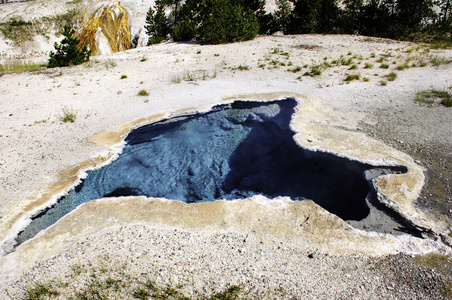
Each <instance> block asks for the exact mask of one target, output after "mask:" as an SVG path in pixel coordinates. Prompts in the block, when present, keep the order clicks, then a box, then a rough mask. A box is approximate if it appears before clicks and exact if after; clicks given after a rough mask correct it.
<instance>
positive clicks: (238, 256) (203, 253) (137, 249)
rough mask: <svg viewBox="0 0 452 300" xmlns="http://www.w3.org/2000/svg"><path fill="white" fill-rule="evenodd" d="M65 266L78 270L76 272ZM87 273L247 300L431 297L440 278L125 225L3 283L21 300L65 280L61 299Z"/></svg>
mask: <svg viewBox="0 0 452 300" xmlns="http://www.w3.org/2000/svg"><path fill="white" fill-rule="evenodd" d="M92 253H96V255H98V256H97V257H94V256H93V254H92ZM125 253H127V254H125ZM86 257H90V258H92V259H91V260H87V259H86ZM73 266H78V267H81V268H80V270H82V271H81V272H80V273H81V274H79V273H77V272H75V271H74V269H73V268H71V267H73ZM102 268H104V269H105V270H104V271H101V270H102ZM93 271H94V272H97V274H98V276H100V277H101V278H106V277H107V276H111V277H112V278H113V279H115V280H117V279H121V280H124V281H128V280H127V279H126V278H127V277H126V276H125V275H124V274H123V273H122V272H125V274H127V275H129V276H131V277H133V278H137V279H138V280H140V281H142V282H145V281H146V280H147V279H151V280H156V281H157V282H158V283H159V284H161V285H162V286H165V285H167V284H168V285H171V286H173V287H176V286H180V285H183V287H181V288H180V290H181V291H182V292H183V293H184V294H186V295H194V296H195V297H198V296H201V295H206V294H207V295H208V294H210V293H211V292H212V289H214V290H217V291H218V290H222V289H224V288H226V287H227V285H228V284H231V285H243V287H244V291H245V293H246V296H245V298H247V299H426V298H430V299H433V298H435V299H439V298H441V296H440V295H441V292H442V288H444V281H445V279H444V277H443V276H442V275H440V274H438V273H436V272H435V270H432V269H427V268H425V267H422V266H419V265H417V264H415V263H414V262H412V261H410V259H409V258H407V257H405V256H403V255H400V256H394V257H386V258H367V257H363V256H359V255H353V254H347V255H342V256H334V255H328V254H324V253H319V252H317V251H316V249H312V248H311V247H310V246H309V245H306V247H295V246H293V245H291V242H290V241H288V240H285V239H277V238H274V239H273V241H271V242H264V241H263V240H262V239H260V238H258V237H257V236H256V235H255V234H254V233H252V232H250V233H246V234H245V233H242V234H240V233H233V232H232V233H230V232H218V233H216V234H209V233H206V232H193V231H187V230H184V229H178V228H171V227H167V226H155V227H148V226H146V225H138V224H136V225H134V224H131V225H126V226H121V227H118V228H109V229H106V230H104V231H103V232H100V233H98V234H95V235H92V236H88V237H86V238H84V239H82V240H80V241H79V242H77V243H76V244H75V245H74V246H73V247H71V249H68V250H67V251H65V252H63V253H61V254H60V255H58V256H56V257H54V258H52V259H49V260H47V261H44V262H42V263H38V264H37V265H36V266H35V267H34V268H33V269H31V270H30V271H29V272H28V273H27V275H26V280H23V279H22V280H20V281H18V282H14V283H11V284H10V286H9V291H10V294H11V295H12V296H13V298H15V297H17V298H19V299H22V296H21V295H22V294H21V293H20V292H18V293H17V292H16V291H17V290H19V291H20V290H21V289H24V288H26V287H27V286H30V282H35V281H41V282H42V280H43V279H42V278H46V280H47V282H68V283H70V286H69V288H62V289H61V291H62V294H63V295H64V296H62V297H60V298H58V299H67V298H70V297H71V296H74V291H79V292H80V291H82V290H87V289H88V288H87V281H88V282H89V280H94V279H93V278H92V277H91V279H90V276H91V274H93ZM103 272H104V273H103ZM55 274H57V276H56V277H54V275H55ZM138 280H133V279H132V280H130V281H131V282H136V281H138ZM135 288H136V285H133V284H132V285H131V286H130V287H128V288H125V289H122V290H121V293H115V292H111V294H110V295H109V296H110V298H109V299H131V298H132V295H133V292H134V291H135Z"/></svg>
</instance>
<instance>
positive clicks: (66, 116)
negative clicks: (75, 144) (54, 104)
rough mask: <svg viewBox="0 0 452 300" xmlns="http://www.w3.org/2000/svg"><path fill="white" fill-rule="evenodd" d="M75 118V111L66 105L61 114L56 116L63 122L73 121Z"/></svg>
mask: <svg viewBox="0 0 452 300" xmlns="http://www.w3.org/2000/svg"><path fill="white" fill-rule="evenodd" d="M76 118H77V113H76V112H75V111H74V110H72V109H69V108H67V107H64V108H63V115H62V116H59V117H58V120H60V121H61V122H63V123H68V122H69V123H74V122H75V119H76Z"/></svg>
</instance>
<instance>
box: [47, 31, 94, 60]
mask: <svg viewBox="0 0 452 300" xmlns="http://www.w3.org/2000/svg"><path fill="white" fill-rule="evenodd" d="M74 34H75V30H74V29H72V28H71V27H70V26H67V25H66V26H64V28H63V35H64V39H63V40H62V41H61V43H60V44H57V43H55V44H54V48H55V50H56V52H53V51H51V52H50V54H49V56H50V58H49V64H48V67H49V68H54V67H67V66H72V65H79V64H81V63H84V62H86V61H88V60H89V56H90V55H91V50H87V48H86V46H83V47H82V49H78V47H77V45H78V44H79V43H80V40H79V39H78V38H77V37H74Z"/></svg>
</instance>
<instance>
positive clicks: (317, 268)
mask: <svg viewBox="0 0 452 300" xmlns="http://www.w3.org/2000/svg"><path fill="white" fill-rule="evenodd" d="M299 45H303V47H297V46H299ZM306 45H308V46H309V45H311V46H315V47H314V48H312V49H309V47H306ZM408 47H411V46H410V45H408V44H407V43H397V42H392V41H387V40H381V39H371V40H366V39H365V38H363V37H355V36H317V35H312V36H311V35H307V36H289V37H261V38H258V39H256V40H254V41H250V42H246V43H239V44H234V45H221V46H199V45H191V44H179V45H178V44H168V45H159V46H154V47H149V48H146V49H137V50H132V51H129V52H127V53H118V54H116V55H113V56H111V57H109V58H102V59H99V60H100V61H101V62H99V63H94V62H93V63H92V65H91V66H89V67H86V66H79V67H74V68H70V69H61V70H59V69H56V70H51V71H47V72H44V73H41V74H12V75H8V74H7V75H3V76H2V77H1V79H0V80H1V88H0V99H1V100H0V102H1V105H0V115H1V120H2V121H1V122H0V140H1V142H0V153H1V157H0V174H1V175H0V187H1V190H2V193H1V196H0V208H1V210H0V211H1V213H0V216H1V215H2V214H3V215H6V214H8V210H10V209H13V208H12V207H13V206H10V205H12V204H14V203H15V201H18V200H19V199H23V197H24V196H23V195H24V194H30V193H31V195H33V191H36V190H37V189H39V188H40V187H42V186H43V185H44V184H45V183H47V182H49V181H51V180H52V178H53V177H52V176H53V174H55V173H56V172H57V171H59V170H61V169H65V168H67V167H69V166H72V165H75V164H77V163H78V162H80V161H83V160H85V159H87V158H89V157H93V156H95V155H96V154H98V153H102V152H105V151H106V150H105V148H103V147H100V146H96V145H94V144H92V143H90V142H89V138H90V137H92V136H93V135H95V134H97V133H100V132H104V131H112V130H115V129H116V128H117V127H118V126H120V125H122V124H124V123H127V122H131V121H133V120H136V119H138V118H140V117H146V116H149V115H151V114H153V113H158V112H168V111H169V112H174V111H177V110H179V109H183V108H186V107H198V108H199V109H206V108H207V107H209V106H210V105H212V104H214V103H218V102H221V98H222V96H224V95H228V94H240V93H246V92H280V91H290V92H297V93H302V94H303V93H304V94H312V95H315V96H317V97H319V98H320V99H321V100H322V101H323V102H324V103H325V104H327V105H329V106H331V107H333V108H335V109H336V110H338V111H341V112H347V113H349V115H350V118H351V119H354V120H356V122H360V124H361V125H360V127H361V128H362V130H365V131H366V132H367V133H369V134H371V135H374V136H375V137H376V138H378V139H382V140H384V141H387V142H388V143H390V144H391V145H393V146H394V147H396V148H398V149H400V150H402V151H405V152H407V153H408V154H411V155H413V156H414V157H415V158H416V159H418V160H419V162H420V164H421V165H423V166H425V167H427V168H428V170H427V175H429V177H428V179H429V180H430V181H428V182H429V183H430V182H432V179H431V178H434V179H436V181H434V180H433V181H434V182H437V181H439V183H436V185H435V187H436V186H440V188H439V189H438V188H436V189H434V192H426V193H424V197H425V199H424V200H423V201H422V202H421V204H422V205H427V206H428V207H429V209H431V210H432V212H433V213H435V215H437V217H438V218H448V219H449V220H450V216H451V214H450V209H452V205H451V204H450V201H451V189H450V182H451V180H452V178H451V175H450V171H449V170H450V169H449V168H447V167H448V166H449V165H450V158H451V156H452V155H451V153H450V149H451V148H452V147H451V145H452V134H451V133H452V127H451V126H452V125H451V124H450V120H452V109H450V108H445V107H441V106H435V107H428V106H423V105H419V104H417V103H413V101H412V99H413V97H414V94H415V92H416V91H418V90H423V89H428V88H430V87H431V86H433V87H436V88H447V87H448V86H450V85H451V84H452V83H451V82H452V81H451V79H452V67H451V65H450V64H449V65H443V66H440V67H437V68H435V67H432V66H429V67H426V68H414V69H409V70H405V71H402V72H398V78H397V80H396V81H394V82H389V83H388V85H387V86H385V87H383V86H380V84H379V81H380V80H381V75H383V74H386V73H388V72H389V71H386V70H381V69H379V68H378V64H377V63H375V62H374V68H373V69H370V70H364V69H362V67H361V66H360V67H359V72H360V73H361V74H362V76H368V77H369V78H370V79H371V81H370V82H369V83H364V82H353V83H351V84H342V80H343V78H344V77H345V74H347V73H351V71H349V70H347V67H345V66H342V67H334V68H331V69H328V70H327V71H324V72H323V74H322V76H321V77H319V78H310V77H303V81H299V80H297V79H296V78H297V77H298V76H299V75H301V73H297V74H293V73H291V72H288V71H287V69H289V68H293V67H294V66H297V65H300V66H302V65H304V64H311V63H312V62H321V61H322V60H323V58H324V57H329V58H330V59H331V58H338V57H340V55H347V53H348V51H352V52H353V53H357V54H361V55H363V56H364V57H365V58H368V57H370V53H371V52H375V53H376V54H377V58H378V55H380V54H383V53H384V51H388V49H393V50H391V51H392V52H394V53H397V55H396V54H394V55H393V57H395V58H396V57H397V56H398V55H402V56H404V57H405V56H406V55H408V53H406V52H404V51H403V49H404V48H405V49H406V48H408ZM275 48H278V49H281V50H283V51H287V52H289V53H290V58H289V59H288V60H286V59H285V58H284V56H281V55H279V54H272V52H274V49H275ZM397 48H400V49H401V50H395V49H397ZM199 50H200V51H201V53H200V54H197V53H198V51H199ZM216 54H219V55H218V56H217V55H216ZM429 55H430V54H429ZM432 55H440V56H445V57H449V58H451V57H452V52H451V51H450V50H449V51H440V52H433V53H432ZM142 56H145V57H146V58H147V60H146V61H145V62H139V60H140V58H141V57H142ZM265 57H269V58H270V61H271V60H278V61H280V62H286V64H287V62H288V61H292V63H293V65H294V66H292V67H288V66H280V67H279V68H275V69H273V68H272V69H268V67H270V65H269V61H265ZM395 58H394V59H395ZM94 59H95V58H94ZM108 59H110V60H111V61H115V63H116V66H115V67H112V66H111V64H110V63H109V62H108V61H107V60H108ZM402 59H403V58H400V60H402ZM370 60H371V59H370V58H369V61H370ZM263 63H265V64H266V68H265V69H261V68H259V67H258V65H259V64H263ZM239 65H248V66H249V67H250V69H251V70H250V71H237V70H231V68H236V67H238V66H239ZM391 68H394V67H393V66H392V65H391ZM306 70H307V69H304V70H303V72H304V71H306ZM187 71H190V72H195V73H196V72H198V73H200V74H204V73H206V74H208V76H209V77H213V76H214V74H215V75H216V78H213V79H209V80H207V81H203V80H201V79H198V80H197V81H196V82H183V83H181V84H173V83H172V82H171V80H172V78H174V76H183V74H184V73H185V72H187ZM59 72H61V74H60V73H59ZM375 73H379V74H380V76H374V74H375ZM122 74H126V75H127V76H128V78H127V79H123V80H121V79H120V76H121V75H122ZM141 81H143V83H142V84H140V82H141ZM143 88H144V89H147V90H148V91H150V93H151V95H150V96H149V97H147V98H142V97H139V96H137V93H138V91H139V90H140V89H143ZM144 100H146V101H144ZM65 106H66V107H69V108H71V109H74V110H75V111H77V120H76V122H75V123H73V124H62V123H60V122H59V121H58V116H59V115H60V114H61V110H62V108H63V107H65ZM47 119H48V121H46V122H39V121H42V120H47ZM432 146H434V148H433V147H432ZM432 148H433V149H432ZM427 149H432V150H431V152H428V151H427ZM432 153H434V156H433V155H432ZM416 155H418V156H416ZM430 174H433V176H431V175H430ZM435 174H436V177H435ZM441 184H443V185H444V186H445V188H441V187H442V186H441ZM429 189H430V190H431V189H432V186H431V185H427V186H426V189H425V190H427V191H429ZM444 191H445V192H444ZM435 193H436V194H435ZM430 194H432V196H430ZM430 199H433V200H432V201H431V200H430ZM0 220H1V219H0ZM138 232H140V233H141V234H142V236H141V237H140V238H136V235H137V234H138ZM247 234H248V237H246V234H244V233H243V234H239V233H235V232H231V233H227V232H226V233H224V232H221V233H218V234H214V235H212V234H210V233H207V232H192V231H188V230H184V229H177V230H176V229H175V228H168V227H165V226H163V225H162V226H156V227H149V226H146V225H143V224H129V225H126V224H124V225H123V227H122V229H121V228H119V227H118V228H106V229H105V231H104V232H99V233H97V234H94V235H91V236H87V237H85V238H84V240H81V241H78V242H77V243H75V244H74V245H73V246H72V247H71V248H69V249H67V250H66V251H64V252H63V253H61V254H60V255H58V256H56V257H55V258H52V259H49V260H47V261H44V262H38V263H37V264H36V266H35V267H34V268H32V269H30V270H24V272H25V273H28V272H29V275H27V276H28V278H31V279H33V278H35V277H36V278H40V279H41V280H42V278H49V279H52V278H54V277H55V276H56V277H58V276H60V275H61V276H69V274H70V268H71V266H73V265H75V264H77V263H82V264H87V263H88V261H90V262H92V263H94V264H96V263H99V258H98V256H99V255H108V256H109V265H110V266H111V269H112V273H115V271H117V270H116V268H117V267H118V266H121V265H122V263H123V262H124V263H125V262H127V266H128V267H127V270H128V272H130V273H131V274H132V275H133V276H141V275H142V273H144V274H152V276H154V275H155V273H157V274H158V275H159V279H160V280H162V281H165V280H169V278H171V279H172V280H173V281H174V282H184V280H186V278H187V277H190V276H193V278H194V281H195V282H196V284H195V289H196V290H197V291H203V290H205V289H206V288H207V287H209V285H210V284H211V282H212V281H214V282H215V284H217V286H219V287H221V286H224V284H226V283H232V284H235V283H237V284H238V283H245V286H246V288H247V289H250V290H251V292H252V294H251V295H253V297H254V298H261V296H262V293H270V292H271V291H272V290H274V289H278V288H279V287H280V286H282V287H283V288H284V290H285V291H286V292H287V295H286V296H284V297H283V295H281V294H277V295H276V296H275V297H274V298H276V299H279V298H288V299H290V298H292V297H294V298H296V299H307V298H317V299H331V298H336V299H350V298H357V299H425V298H435V299H437V298H440V297H441V291H442V289H443V288H444V287H445V286H446V287H447V285H450V282H451V281H450V276H451V274H450V268H446V271H444V270H442V272H438V270H433V269H432V268H426V267H425V266H424V265H419V263H418V261H417V260H416V259H412V258H410V257H406V256H404V255H398V256H391V257H382V258H368V257H364V256H358V255H352V254H350V255H344V256H331V255H328V254H327V253H318V252H316V249H312V248H311V247H310V246H309V245H306V246H305V247H295V246H291V244H290V241H286V240H280V239H276V238H275V239H274V242H273V243H267V242H262V243H261V241H260V238H259V236H257V235H254V234H253V233H252V232H249V233H247ZM244 240H246V242H244ZM278 246H279V247H280V248H279V249H278ZM239 249H242V250H243V249H246V251H242V250H241V252H239ZM311 253H314V255H313V258H309V256H308V255H309V254H311ZM138 256H140V257H138ZM159 256H160V257H159ZM168 268H170V269H171V270H169V269H168ZM160 269H161V270H160ZM157 270H158V271H157ZM17 280H19V282H18V283H12V282H8V283H7V284H6V286H5V284H3V286H5V287H7V288H8V289H9V291H10V292H11V293H18V294H17V295H19V294H20V286H23V285H24V284H25V285H26V280H25V279H23V278H22V279H19V278H18V279H17ZM18 288H19V289H18ZM187 289H191V287H190V284H187ZM2 293H3V294H2ZM0 296H2V297H3V298H5V297H6V296H5V294H4V290H3V289H2V290H1V291H0ZM19 298H20V297H19ZM121 298H123V299H125V298H124V297H119V299H121ZM269 298H272V296H271V295H269Z"/></svg>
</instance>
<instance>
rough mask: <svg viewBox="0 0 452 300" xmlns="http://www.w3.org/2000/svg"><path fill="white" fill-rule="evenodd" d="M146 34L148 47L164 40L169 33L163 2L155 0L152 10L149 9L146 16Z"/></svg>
mask: <svg viewBox="0 0 452 300" xmlns="http://www.w3.org/2000/svg"><path fill="white" fill-rule="evenodd" d="M146 24H147V25H145V26H144V28H145V29H146V34H148V35H149V36H150V37H149V40H148V45H151V44H158V43H161V42H162V41H164V40H166V38H167V37H168V34H169V33H170V26H169V20H168V18H167V17H166V15H165V2H164V1H162V0H156V1H155V5H154V9H153V8H152V7H150V8H149V10H148V12H147V14H146Z"/></svg>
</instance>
